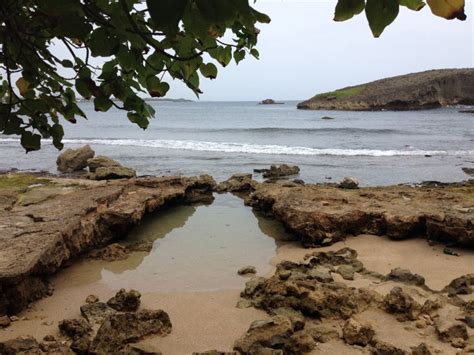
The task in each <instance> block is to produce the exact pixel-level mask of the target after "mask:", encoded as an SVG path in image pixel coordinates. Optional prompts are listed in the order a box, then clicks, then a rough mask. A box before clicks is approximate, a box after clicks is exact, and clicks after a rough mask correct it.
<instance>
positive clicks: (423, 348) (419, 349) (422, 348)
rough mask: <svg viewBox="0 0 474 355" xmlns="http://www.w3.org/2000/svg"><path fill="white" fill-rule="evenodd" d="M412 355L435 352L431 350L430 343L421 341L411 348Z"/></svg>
mask: <svg viewBox="0 0 474 355" xmlns="http://www.w3.org/2000/svg"><path fill="white" fill-rule="evenodd" d="M411 353H412V355H431V354H433V352H432V351H431V350H430V348H429V347H428V345H426V344H425V343H420V344H419V345H417V346H414V347H412V348H411Z"/></svg>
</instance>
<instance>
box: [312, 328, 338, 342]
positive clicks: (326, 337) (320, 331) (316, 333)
mask: <svg viewBox="0 0 474 355" xmlns="http://www.w3.org/2000/svg"><path fill="white" fill-rule="evenodd" d="M305 330H306V332H307V333H308V334H309V335H311V336H312V337H313V339H314V340H315V341H317V342H318V343H327V342H328V341H331V340H332V339H339V333H338V332H337V330H335V329H334V328H330V327H327V326H324V325H312V326H311V327H306V328H305Z"/></svg>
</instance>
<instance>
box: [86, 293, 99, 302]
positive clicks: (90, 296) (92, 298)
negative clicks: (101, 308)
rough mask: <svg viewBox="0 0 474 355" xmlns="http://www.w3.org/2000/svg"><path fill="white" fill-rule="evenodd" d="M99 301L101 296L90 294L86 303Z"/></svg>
mask: <svg viewBox="0 0 474 355" xmlns="http://www.w3.org/2000/svg"><path fill="white" fill-rule="evenodd" d="M96 302H99V297H97V296H96V295H89V296H87V297H86V303H96Z"/></svg>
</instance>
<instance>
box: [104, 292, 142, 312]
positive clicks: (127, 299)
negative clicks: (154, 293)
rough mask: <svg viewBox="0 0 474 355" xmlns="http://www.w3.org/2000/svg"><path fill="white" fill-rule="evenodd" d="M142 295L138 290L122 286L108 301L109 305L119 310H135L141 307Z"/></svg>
mask: <svg viewBox="0 0 474 355" xmlns="http://www.w3.org/2000/svg"><path fill="white" fill-rule="evenodd" d="M141 297H142V295H141V294H140V292H138V291H137V290H130V291H126V290H125V289H123V288H122V289H120V291H118V292H117V294H116V295H115V296H114V297H112V298H111V299H110V300H108V301H107V305H109V306H110V307H112V308H113V309H115V310H116V311H119V312H135V311H136V310H138V308H139V307H140V298H141Z"/></svg>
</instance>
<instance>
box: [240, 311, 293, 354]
mask: <svg viewBox="0 0 474 355" xmlns="http://www.w3.org/2000/svg"><path fill="white" fill-rule="evenodd" d="M291 335H293V327H292V324H291V321H290V320H289V319H288V318H285V317H281V316H274V317H272V318H269V319H265V320H259V321H255V322H253V323H252V324H251V325H250V328H249V329H248V330H247V333H246V334H245V335H244V336H243V337H241V338H240V339H238V340H237V341H236V342H235V344H234V350H237V351H240V352H241V353H244V354H249V353H255V352H258V351H259V349H261V348H266V347H267V348H276V349H281V348H283V347H284V345H285V344H286V343H287V342H288V341H289V339H290V337H291Z"/></svg>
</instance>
